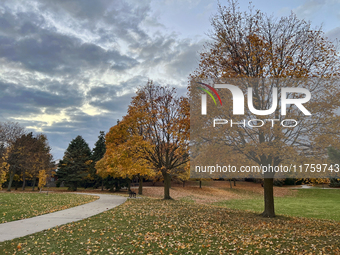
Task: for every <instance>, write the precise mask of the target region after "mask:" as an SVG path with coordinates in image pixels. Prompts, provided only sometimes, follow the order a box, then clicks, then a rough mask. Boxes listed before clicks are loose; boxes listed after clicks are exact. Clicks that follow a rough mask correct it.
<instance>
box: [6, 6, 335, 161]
mask: <svg viewBox="0 0 340 255" xmlns="http://www.w3.org/2000/svg"><path fill="white" fill-rule="evenodd" d="M248 2H249V1H240V8H241V10H247V6H248ZM252 2H253V5H255V7H256V8H257V9H260V10H261V11H263V12H266V13H268V14H272V15H274V16H277V17H280V16H283V15H289V14H290V12H291V11H294V12H295V13H296V14H297V16H298V17H299V18H303V19H306V20H310V21H311V22H312V24H313V26H318V25H321V24H322V26H323V29H324V31H325V32H326V34H327V35H328V36H329V38H330V39H331V40H334V39H335V38H338V37H339V38H340V1H339V0H314V1H312V0H308V1H304V0H288V1H275V3H274V2H271V4H268V1H267V0H253V1H252ZM220 3H221V4H222V5H224V4H227V3H228V2H227V1H223V0H221V1H220ZM216 9H217V1H216V0H129V1H128V0H125V1H124V0H36V1H34V0H27V1H21V0H8V1H6V0H1V1H0V91H1V93H0V121H14V122H19V123H20V124H21V125H22V126H24V127H26V128H27V129H28V130H30V131H34V132H36V133H41V132H42V133H44V134H46V135H47V137H48V140H49V143H50V146H51V147H52V152H53V155H54V158H55V159H60V158H62V156H63V154H64V151H65V149H66V148H67V146H68V144H69V142H70V141H71V140H72V139H73V138H75V137H76V136H77V135H82V136H83V138H84V139H85V140H86V141H87V142H88V143H89V145H90V147H91V148H92V147H93V145H94V143H95V142H96V140H97V137H98V135H99V131H101V130H103V131H105V132H107V131H108V130H109V128H110V127H111V126H113V125H114V124H116V122H117V119H121V118H122V116H124V115H125V114H126V110H127V106H128V105H129V103H130V100H131V97H132V96H133V95H134V93H135V91H136V88H137V87H138V86H142V85H144V84H145V83H146V82H147V80H148V79H152V80H154V81H156V82H158V83H160V84H168V85H171V86H176V87H178V90H179V93H185V90H186V86H187V82H188V75H189V74H190V73H191V72H192V71H194V70H195V68H196V67H197V65H198V60H199V52H200V51H201V50H202V46H203V44H204V43H205V42H206V41H207V40H208V39H209V38H208V36H207V33H208V32H209V29H210V21H209V18H210V17H211V16H212V15H213V14H214V13H216Z"/></svg>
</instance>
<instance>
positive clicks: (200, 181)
mask: <svg viewBox="0 0 340 255" xmlns="http://www.w3.org/2000/svg"><path fill="white" fill-rule="evenodd" d="M201 188H202V181H201V180H200V189H201Z"/></svg>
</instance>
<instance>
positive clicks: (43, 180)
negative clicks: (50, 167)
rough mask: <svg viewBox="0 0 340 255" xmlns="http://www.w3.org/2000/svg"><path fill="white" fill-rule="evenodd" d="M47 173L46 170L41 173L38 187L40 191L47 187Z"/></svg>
mask: <svg viewBox="0 0 340 255" xmlns="http://www.w3.org/2000/svg"><path fill="white" fill-rule="evenodd" d="M46 178H47V175H46V171H45V170H40V171H39V184H38V187H39V189H42V188H43V187H44V186H45V185H46Z"/></svg>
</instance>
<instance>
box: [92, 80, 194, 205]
mask: <svg viewBox="0 0 340 255" xmlns="http://www.w3.org/2000/svg"><path fill="white" fill-rule="evenodd" d="M175 93H176V91H175V89H174V88H169V87H164V86H157V85H155V84H154V83H153V82H152V81H149V82H148V83H147V84H146V85H145V86H144V87H141V88H140V89H139V90H138V91H137V95H136V96H135V97H134V98H133V100H132V102H131V104H130V106H129V108H128V114H127V115H126V116H125V117H124V118H123V119H122V121H120V122H119V123H118V124H117V125H116V126H114V127H112V128H111V129H110V131H109V132H108V133H107V135H106V146H107V151H106V153H105V156H104V158H103V159H102V160H101V161H99V162H98V163H97V165H96V167H97V169H98V172H99V173H100V174H102V175H105V174H110V175H112V176H114V177H115V176H119V177H129V178H131V177H132V176H135V175H138V176H139V178H141V177H142V176H143V175H144V176H150V175H153V174H156V175H157V174H161V175H162V177H163V179H164V199H171V197H170V184H171V178H172V177H174V176H176V175H178V174H180V173H183V171H188V169H187V167H181V166H186V163H187V162H188V158H189V153H188V142H189V141H188V139H189V103H188V99H187V98H185V97H177V96H176V94H175ZM140 180H141V179H140ZM140 183H141V182H140Z"/></svg>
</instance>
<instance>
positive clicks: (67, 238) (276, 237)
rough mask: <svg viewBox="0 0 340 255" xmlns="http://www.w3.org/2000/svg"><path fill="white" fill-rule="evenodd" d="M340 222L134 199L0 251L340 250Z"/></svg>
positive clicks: (4, 245)
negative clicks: (262, 215)
mask: <svg viewBox="0 0 340 255" xmlns="http://www.w3.org/2000/svg"><path fill="white" fill-rule="evenodd" d="M339 226H340V225H339V222H336V221H326V220H317V219H305V218H288V217H282V216H280V217H277V218H274V219H267V218H262V217H259V216H258V215H256V214H254V213H250V212H246V211H237V210H229V209H226V208H223V207H218V206H211V205H209V206H208V205H201V204H195V203H191V202H184V201H164V200H158V199H130V200H128V201H127V202H126V203H124V204H122V205H120V206H118V207H116V208H114V209H112V210H109V211H107V212H105V213H101V214H99V215H96V216H93V217H91V218H88V219H85V220H82V221H79V222H74V223H70V224H66V225H63V226H59V227H56V228H52V229H49V230H46V231H43V232H40V233H37V234H33V235H29V236H26V237H23V238H17V239H14V240H11V241H6V242H2V243H0V254H14V253H15V254H214V255H215V254H237V253H239V254H281V253H284V254H297V253H300V254H309V253H310V254H339V253H340V249H339V247H340V228H339Z"/></svg>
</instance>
